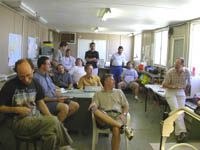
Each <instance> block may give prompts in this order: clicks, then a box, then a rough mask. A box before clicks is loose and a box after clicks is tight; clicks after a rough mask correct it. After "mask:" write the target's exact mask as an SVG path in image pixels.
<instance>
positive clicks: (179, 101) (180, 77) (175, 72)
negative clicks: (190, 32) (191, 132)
mask: <svg viewBox="0 0 200 150" xmlns="http://www.w3.org/2000/svg"><path fill="white" fill-rule="evenodd" d="M190 84H191V83H190V72H189V70H188V69H187V68H186V67H184V59H183V58H178V59H176V62H175V65H174V68H172V69H170V70H169V71H168V72H167V74H166V76H165V79H164V81H163V84H162V85H163V88H166V100H167V102H168V104H169V106H170V109H171V111H173V110H175V109H178V108H180V107H184V106H185V99H186V95H187V94H188V90H189V88H190ZM175 135H176V136H177V142H179V143H180V142H185V141H186V137H187V131H186V127H185V123H184V115H181V116H179V118H178V119H177V120H176V121H175Z"/></svg>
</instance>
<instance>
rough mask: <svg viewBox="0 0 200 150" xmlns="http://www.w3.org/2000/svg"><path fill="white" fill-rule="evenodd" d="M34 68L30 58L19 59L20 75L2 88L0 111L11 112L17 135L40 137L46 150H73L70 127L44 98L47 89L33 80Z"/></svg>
mask: <svg viewBox="0 0 200 150" xmlns="http://www.w3.org/2000/svg"><path fill="white" fill-rule="evenodd" d="M33 69H34V66H33V64H32V63H31V61H30V60H28V59H21V60H18V61H17V62H16V64H15V71H16V72H17V77H15V78H13V79H11V80H9V81H8V82H7V83H6V84H5V85H4V86H3V88H2V89H1V91H0V97H1V100H0V112H3V113H5V114H6V115H7V123H8V126H9V128H10V129H12V131H13V132H14V134H15V135H16V136H31V137H40V138H41V141H42V148H41V149H43V150H56V149H58V148H59V150H72V149H71V148H70V147H69V146H65V145H69V144H71V143H72V140H71V138H70V136H69V135H68V133H67V132H66V129H65V128H64V126H63V125H62V123H61V122H60V121H59V120H58V119H57V118H56V117H54V116H52V115H51V113H50V112H49V110H48V108H47V106H46V105H45V103H44V101H43V99H44V92H43V90H42V87H41V85H40V84H39V83H38V82H37V81H36V80H34V79H33ZM36 106H38V108H39V109H40V111H39V110H38V109H37V107H36ZM40 112H41V113H42V114H41V113H40ZM60 146H62V147H60Z"/></svg>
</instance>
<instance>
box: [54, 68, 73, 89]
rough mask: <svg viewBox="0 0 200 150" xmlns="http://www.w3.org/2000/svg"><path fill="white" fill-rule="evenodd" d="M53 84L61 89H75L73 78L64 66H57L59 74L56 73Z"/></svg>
mask: <svg viewBox="0 0 200 150" xmlns="http://www.w3.org/2000/svg"><path fill="white" fill-rule="evenodd" d="M53 82H54V84H55V85H57V86H58V87H60V88H68V89H72V88H73V80H72V76H71V75H70V74H69V73H68V72H65V69H64V66H63V65H62V64H59V65H58V66H57V72H55V73H54V76H53Z"/></svg>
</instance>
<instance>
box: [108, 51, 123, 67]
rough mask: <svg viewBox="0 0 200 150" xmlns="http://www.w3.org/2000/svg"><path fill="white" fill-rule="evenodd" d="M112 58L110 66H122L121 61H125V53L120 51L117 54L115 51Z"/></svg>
mask: <svg viewBox="0 0 200 150" xmlns="http://www.w3.org/2000/svg"><path fill="white" fill-rule="evenodd" d="M111 60H112V66H122V63H123V62H125V61H126V59H125V55H124V54H123V53H122V54H120V55H119V53H115V54H113V55H112V57H111Z"/></svg>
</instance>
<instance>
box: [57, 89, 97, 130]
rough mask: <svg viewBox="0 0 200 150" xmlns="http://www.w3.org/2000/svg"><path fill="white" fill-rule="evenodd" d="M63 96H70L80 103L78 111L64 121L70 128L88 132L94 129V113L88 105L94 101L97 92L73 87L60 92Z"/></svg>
mask: <svg viewBox="0 0 200 150" xmlns="http://www.w3.org/2000/svg"><path fill="white" fill-rule="evenodd" d="M60 94H61V95H62V96H69V97H71V98H72V100H73V101H75V102H77V103H79V105H80V107H79V110H78V112H76V113H75V114H73V115H72V116H70V117H69V118H67V119H66V120H65V121H64V125H65V126H66V127H67V129H68V130H71V131H79V132H84V133H85V132H86V133H88V131H89V130H92V115H91V112H90V111H88V107H89V105H90V103H91V101H92V98H93V96H94V94H95V92H85V91H84V90H79V89H73V90H64V91H62V92H60Z"/></svg>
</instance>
